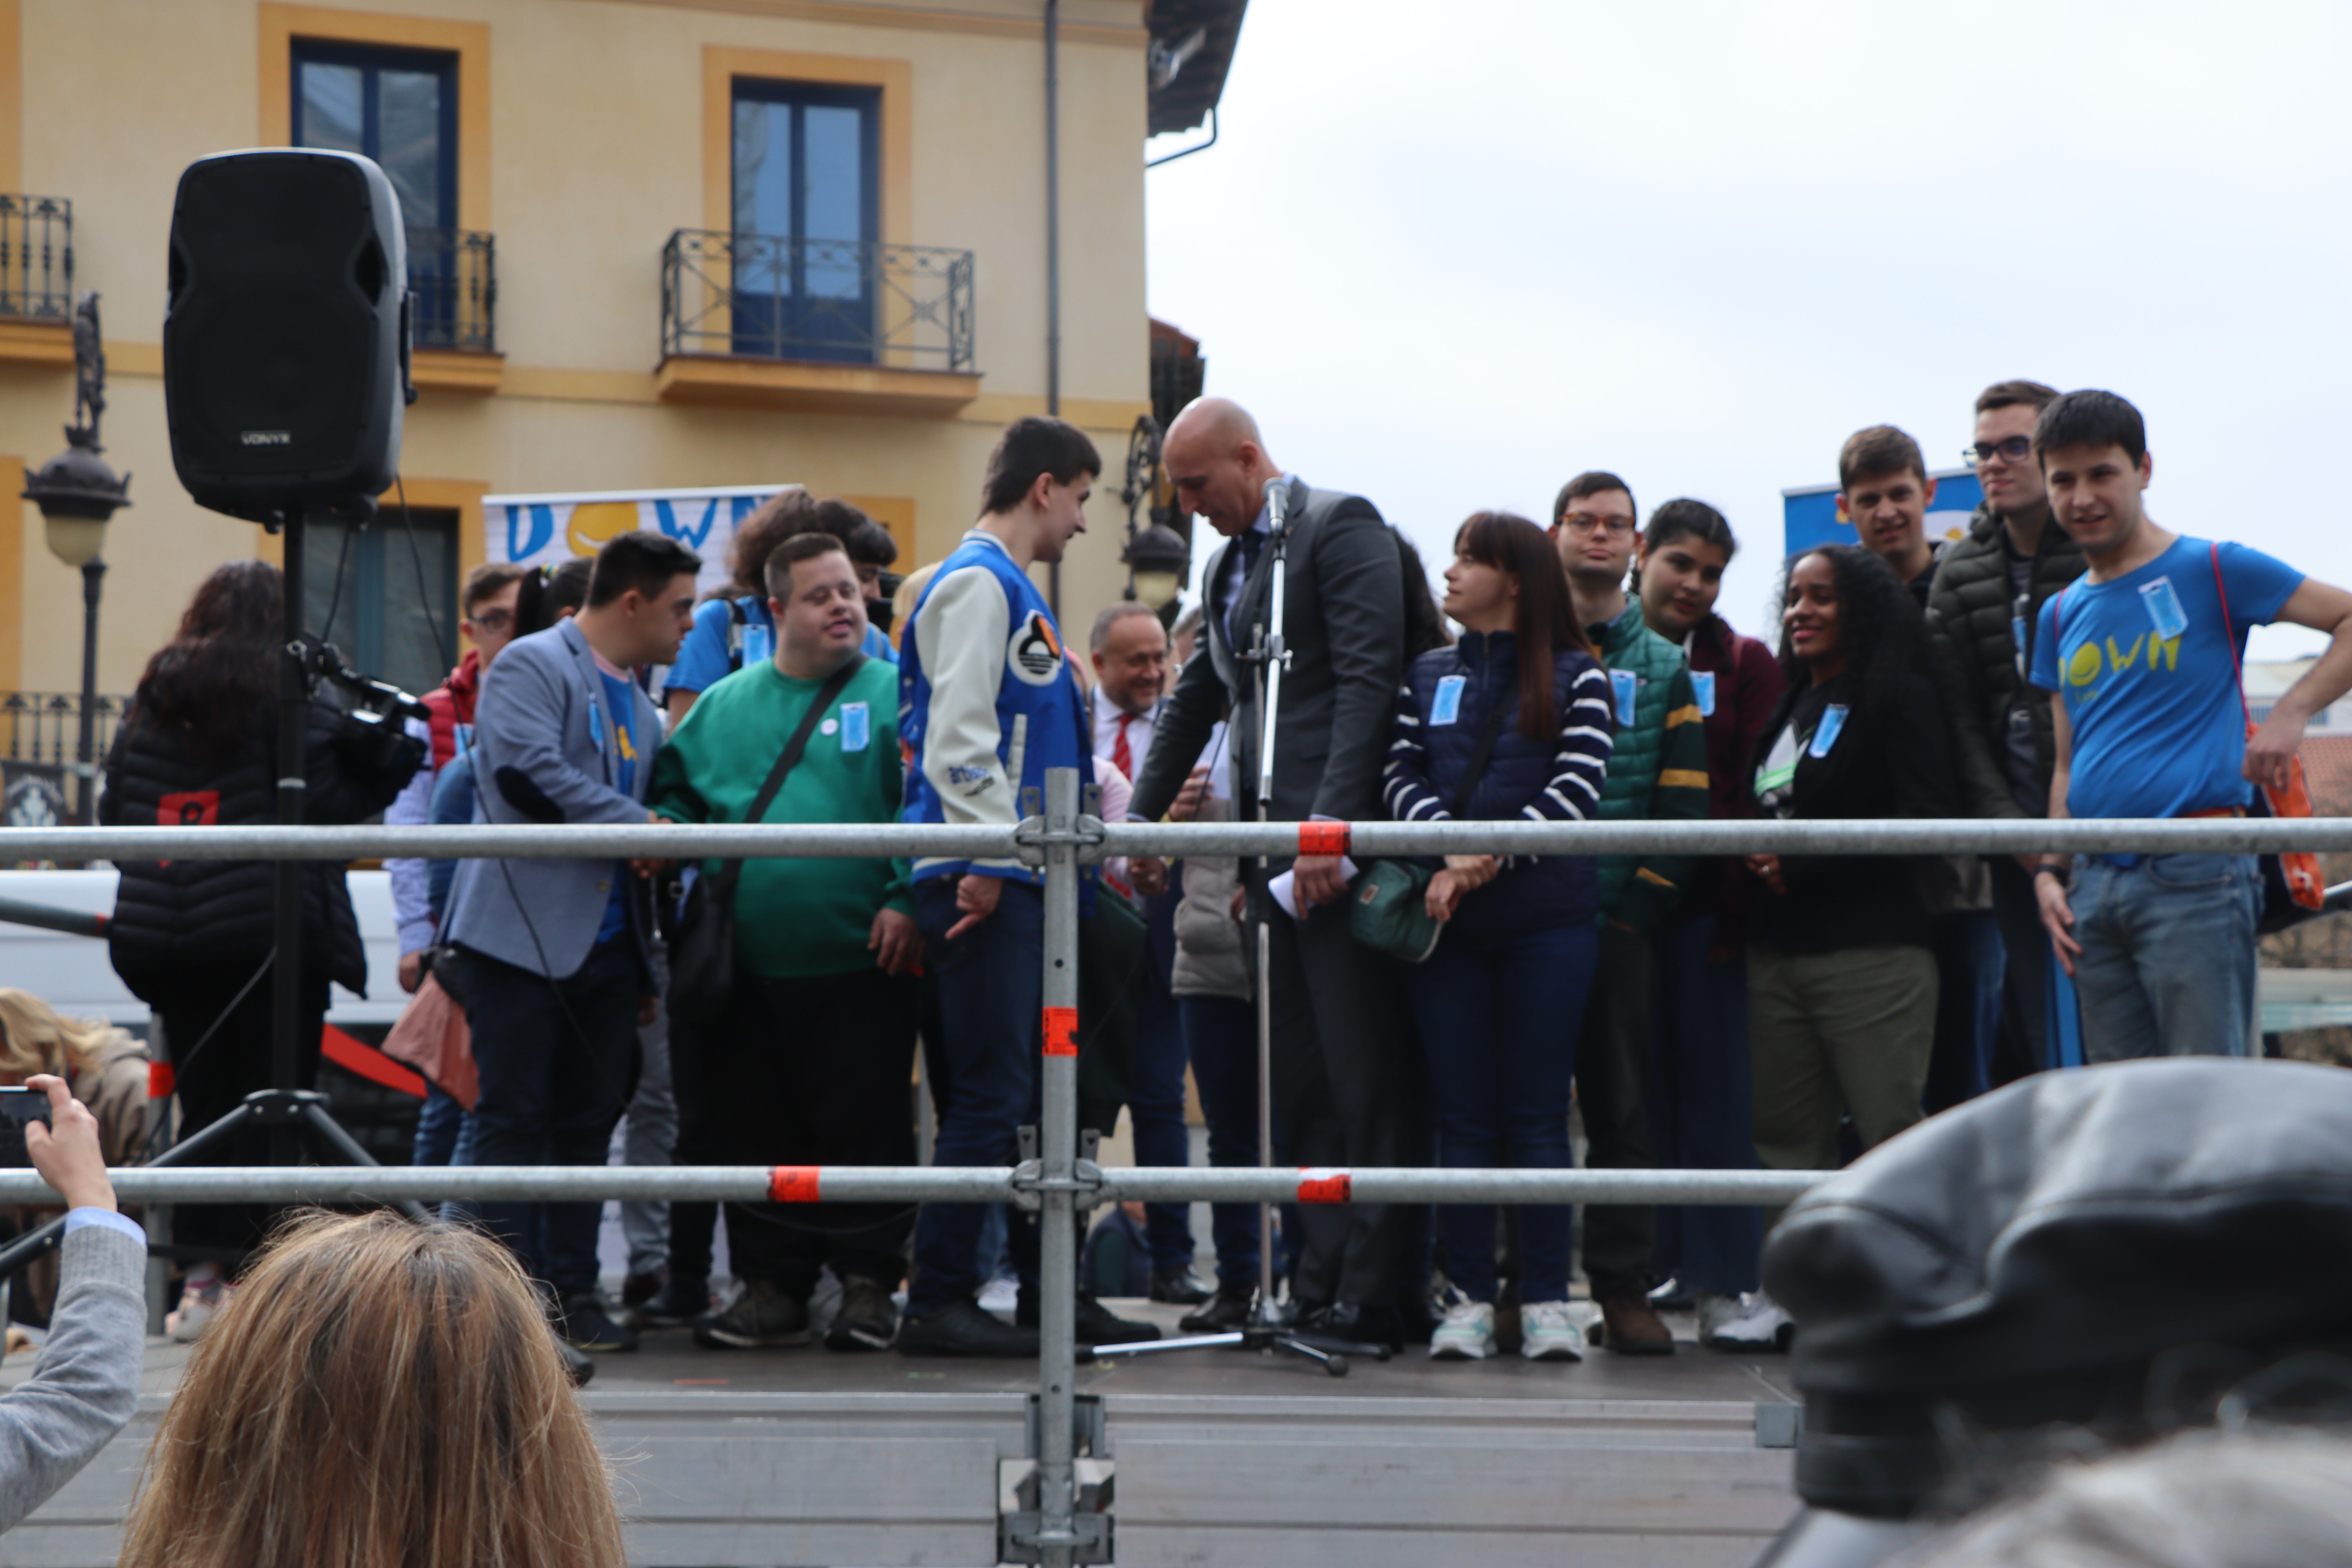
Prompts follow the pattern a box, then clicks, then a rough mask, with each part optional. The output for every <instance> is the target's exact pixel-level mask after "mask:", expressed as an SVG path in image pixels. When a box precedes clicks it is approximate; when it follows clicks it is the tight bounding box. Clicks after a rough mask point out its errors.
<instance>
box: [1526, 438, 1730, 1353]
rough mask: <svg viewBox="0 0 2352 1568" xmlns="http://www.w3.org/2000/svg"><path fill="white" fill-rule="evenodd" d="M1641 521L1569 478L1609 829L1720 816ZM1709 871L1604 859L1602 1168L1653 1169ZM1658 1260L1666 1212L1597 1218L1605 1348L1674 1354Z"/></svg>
mask: <svg viewBox="0 0 2352 1568" xmlns="http://www.w3.org/2000/svg"><path fill="white" fill-rule="evenodd" d="M1636 515H1637V514H1636V512H1635V511H1634V510H1633V487H1631V486H1630V485H1628V484H1626V482H1625V481H1624V480H1623V479H1619V478H1618V477H1617V476H1616V475H1614V474H1611V473H1604V472H1601V471H1599V470H1595V471H1593V472H1591V473H1584V474H1579V475H1578V476H1577V477H1576V478H1574V479H1570V480H1569V481H1568V483H1567V484H1566V485H1564V486H1563V487H1561V489H1560V492H1559V498H1558V499H1557V500H1554V501H1553V503H1552V509H1551V516H1552V527H1551V533H1552V542H1553V543H1554V544H1555V545H1556V546H1557V547H1558V548H1559V559H1560V564H1561V565H1562V566H1563V567H1565V568H1566V569H1567V572H1568V587H1569V594H1570V598H1571V599H1572V600H1573V602H1574V604H1575V605H1576V618H1577V620H1578V622H1579V623H1580V624H1581V625H1582V626H1584V628H1585V632H1586V634H1587V635H1588V636H1590V637H1591V639H1592V646H1593V647H1597V648H1599V649H1600V650H1601V661H1602V662H1603V663H1604V664H1605V665H1607V666H1608V668H1609V681H1610V693H1611V698H1612V702H1613V705H1614V709H1615V715H1616V723H1617V735H1616V744H1615V747H1614V748H1613V749H1612V751H1611V752H1610V753H1609V773H1608V777H1607V778H1606V780H1605V781H1604V782H1603V783H1602V784H1601V820H1602V821H1603V822H1629V821H1631V822H1638V821H1662V822H1663V821H1671V822H1702V821H1705V820H1706V817H1707V815H1708V812H1709V804H1710V803H1709V796H1708V793H1707V775H1706V726H1705V725H1704V723H1703V722H1702V720H1703V718H1704V714H1703V712H1702V711H1701V707H1700V703H1699V701H1698V700H1697V698H1696V695H1695V694H1694V690H1693V687H1692V683H1691V676H1690V668H1689V666H1688V664H1687V663H1686V662H1685V660H1684V658H1683V651H1682V649H1681V648H1679V647H1675V645H1674V644H1673V643H1671V642H1668V641H1667V640H1666V639H1665V638H1664V637H1660V636H1659V635H1658V634H1657V633H1655V632H1654V631H1652V630H1651V629H1650V627H1649V625H1648V623H1647V622H1646V621H1645V620H1644V619H1643V615H1642V606H1641V605H1640V604H1639V603H1638V602H1637V601H1634V600H1631V599H1628V598H1627V597H1626V595H1625V574H1626V571H1627V569H1628V568H1629V567H1630V566H1632V564H1633V550H1634V546H1635V545H1637V544H1638V543H1639V542H1641V531H1640V530H1639V528H1637V527H1636V526H1635V521H1634V520H1635V517H1636ZM1710 706H1711V703H1710ZM1695 870H1696V862H1695V861H1694V860H1693V859H1692V858H1690V857H1689V856H1686V855H1604V856H1602V857H1601V961H1600V963H1599V965H1598V967H1597V968H1596V969H1595V970H1594V973H1593V977H1592V991H1591V995H1590V996H1589V997H1588V998H1587V1000H1586V1002H1585V1006H1584V1024H1583V1026H1582V1028H1581V1029H1580V1030H1579V1032H1578V1035H1577V1042H1576V1092H1577V1099H1578V1102H1579V1104H1580V1106H1581V1107H1582V1109H1583V1112H1584V1131H1585V1137H1586V1140H1587V1150H1586V1154H1585V1164H1586V1165H1587V1166H1588V1167H1590V1168H1591V1169H1593V1170H1605V1169H1646V1168H1647V1167H1649V1166H1650V1165H1651V1164H1653V1163H1654V1161H1653V1159H1652V1157H1651V1153H1650V1121H1649V1102H1648V1098H1647V1093H1646V1091H1647V1088H1648V1084H1649V1079H1650V1037H1651V1032H1652V1030H1653V1027H1654V1014H1655V1002H1656V996H1655V992H1656V970H1655V960H1654V947H1655V942H1656V933H1657V931H1658V927H1659V926H1660V925H1661V924H1662V923H1663V922H1664V920H1665V918H1666V917H1667V916H1668V915H1669V914H1671V913H1673V912H1674V909H1675V905H1676V904H1677V903H1679V902H1681V901H1682V896H1683V889H1685V888H1686V887H1687V886H1689V884H1690V879H1691V876H1692V874H1693V872H1694V871H1695ZM1656 1251H1657V1211H1656V1210H1655V1209H1652V1208H1628V1207H1622V1206H1597V1207H1592V1208H1588V1209H1586V1210H1585V1211H1584V1272H1585V1276H1586V1278H1587V1279H1590V1280H1591V1282H1592V1300H1593V1301H1594V1303H1595V1304H1596V1305H1598V1306H1599V1307H1600V1309H1601V1342H1602V1343H1603V1344H1605V1345H1607V1346H1608V1348H1609V1349H1610V1350H1611V1351H1612V1352H1616V1353H1617V1354H1620V1355H1667V1354H1671V1353H1672V1352H1673V1351H1674V1348H1675V1341H1674V1335H1673V1334H1672V1333H1671V1332H1669V1331H1668V1330H1667V1328H1666V1325H1665V1324H1664V1322H1663V1321H1660V1319H1659V1317H1658V1314H1657V1310H1656V1309H1655V1308H1654V1307H1652V1306H1651V1304H1650V1287H1651V1285H1652V1284H1653V1283H1654V1279H1653V1272H1654V1271H1653V1268H1652V1263H1653V1260H1654V1258H1655V1255H1656Z"/></svg>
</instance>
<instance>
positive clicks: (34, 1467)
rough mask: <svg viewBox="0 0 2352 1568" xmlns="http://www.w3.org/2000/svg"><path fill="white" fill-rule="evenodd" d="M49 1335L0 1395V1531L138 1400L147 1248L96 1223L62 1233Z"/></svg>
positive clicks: (91, 1450)
mask: <svg viewBox="0 0 2352 1568" xmlns="http://www.w3.org/2000/svg"><path fill="white" fill-rule="evenodd" d="M61 1258H62V1261H61V1263H60V1265H59V1267H58V1304H57V1310H56V1311H55V1312H54V1313H52V1314H51V1316H50V1319H49V1323H50V1329H49V1342H48V1343H47V1344H46V1345H44V1346H43V1347H42V1348H41V1358H40V1360H39V1361H37V1362H36V1363H33V1376H32V1380H31V1381H30V1382H28V1383H26V1384H21V1385H20V1386H18V1387H16V1388H14V1389H11V1390H10V1391H9V1392H8V1395H7V1397H6V1398H5V1399H0V1530H13V1529H15V1528H16V1525H17V1523H18V1521H21V1520H23V1519H24V1517H25V1516H26V1514H28V1513H30V1512H32V1511H33V1510H35V1509H37V1508H38V1507H40V1506H41V1505H42V1504H43V1503H45V1502H47V1501H48V1500H49V1499H50V1498H51V1497H52V1496H54V1495H55V1494H56V1492H57V1490H58V1488H59V1487H62V1486H64V1485H65V1484H66V1483H67V1482H68V1481H69V1480H71V1479H73V1478H74V1475H75V1473H76V1472H77V1471H79V1469H80V1468H82V1467H83V1466H84V1465H86V1464H88V1463H89V1461H90V1460H91V1459H93V1458H96V1457H97V1455H98V1451H99V1450H100V1448H103V1447H106V1445H107V1443H108V1442H109V1441H110V1440H111V1439H112V1438H113V1436H114V1435H115V1434H116V1433H118V1432H120V1431H121V1430H122V1428H123V1426H124V1425H125V1424H127V1423H128V1422H129V1421H130V1419H131V1414H132V1412H134V1411H135V1410H137V1409H138V1407H139V1362H140V1356H141V1353H142V1352H143V1351H144V1350H145V1349H146V1346H147V1338H146V1336H147V1248H146V1247H143V1246H142V1245H141V1244H140V1243H139V1241H138V1240H136V1239H135V1238H133V1237H130V1236H128V1235H126V1234H124V1233H123V1232H121V1231H119V1230H111V1229H109V1228H108V1227H106V1226H96V1225H88V1226H78V1227H76V1228H75V1229H72V1230H69V1231H68V1232H66V1235H65V1243H64V1246H63V1248H62V1249H61Z"/></svg>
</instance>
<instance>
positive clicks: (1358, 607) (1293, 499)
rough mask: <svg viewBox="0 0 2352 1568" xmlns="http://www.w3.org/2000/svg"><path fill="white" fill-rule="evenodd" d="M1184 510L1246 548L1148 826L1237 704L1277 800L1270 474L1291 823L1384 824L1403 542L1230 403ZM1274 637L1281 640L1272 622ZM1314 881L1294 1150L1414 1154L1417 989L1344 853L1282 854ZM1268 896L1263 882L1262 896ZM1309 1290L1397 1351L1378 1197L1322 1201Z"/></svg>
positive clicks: (1283, 1036) (1279, 1042)
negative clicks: (1381, 935)
mask: <svg viewBox="0 0 2352 1568" xmlns="http://www.w3.org/2000/svg"><path fill="white" fill-rule="evenodd" d="M1162 453H1163V458H1164V460H1165V461H1166V463H1167V466H1168V474H1169V478H1170V479H1171V480H1173V481H1174V483H1175V486H1176V494H1177V499H1178V500H1180V501H1181V503H1182V504H1183V505H1185V506H1186V507H1188V508H1190V509H1191V510H1193V511H1195V512H1197V513H1199V514H1200V515H1201V516H1202V517H1205V518H1207V519H1208V520H1209V522H1210V524H1211V525H1212V526H1213V527H1214V528H1215V529H1216V531H1218V532H1219V533H1222V534H1223V535H1224V536H1225V537H1226V538H1227V539H1228V540H1230V541H1231V542H1230V543H1228V544H1227V545H1226V546H1225V547H1224V549H1223V550H1222V551H1220V552H1218V553H1217V555H1216V556H1215V558H1214V559H1213V560H1212V561H1211V562H1210V563H1209V568H1208V574H1207V575H1206V576H1205V577H1203V578H1202V598H1203V599H1204V601H1205V605H1204V616H1203V621H1204V628H1205V630H1206V633H1207V635H1206V636H1205V637H1203V638H1202V641H1201V644H1200V647H1199V648H1198V649H1197V650H1196V651H1195V652H1194V654H1193V656H1192V662H1191V663H1189V664H1188V665H1186V666H1185V667H1184V671H1183V674H1182V675H1181V676H1180V677H1179V678H1178V679H1177V683H1176V689H1175V691H1174V693H1173V694H1172V695H1171V696H1170V698H1169V700H1168V703H1167V706H1166V707H1165V708H1164V709H1163V710H1161V713H1160V724H1159V729H1158V731H1157V732H1156V733H1155V735H1154V738H1153V741H1152V746H1151V751H1150V755H1149V756H1148V757H1147V759H1146V760H1145V763H1144V766H1143V776H1142V778H1141V779H1140V780H1139V781H1138V782H1137V784H1136V790H1135V798H1134V801H1133V804H1132V805H1131V806H1130V808H1129V815H1130V816H1133V817H1135V818H1136V819H1139V820H1141V821H1147V822H1149V821H1156V820H1157V819H1158V818H1159V817H1160V816H1161V815H1162V814H1163V813H1165V812H1166V811H1167V809H1168V807H1169V805H1170V804H1171V802H1173V801H1174V800H1175V798H1176V793H1177V791H1178V790H1179V789H1181V788H1182V787H1183V784H1184V780H1185V778H1186V776H1187V774H1188V773H1190V772H1191V769H1192V763H1194V762H1195V761H1197V760H1198V759H1199V757H1200V754H1201V748H1202V744H1203V743H1204V742H1206V741H1207V740H1208V738H1209V731H1210V730H1211V728H1212V727H1213V725H1214V724H1215V723H1216V721H1218V720H1219V719H1220V718H1222V717H1223V715H1224V711H1225V708H1226V705H1227V703H1228V702H1230V703H1231V704H1232V707H1233V730H1232V734H1233V737H1234V784H1235V787H1234V795H1235V797H1236V801H1237V804H1236V807H1235V810H1236V814H1237V815H1238V816H1242V817H1244V818H1247V817H1249V816H1252V815H1254V813H1255V802H1256V791H1257V773H1258V763H1257V735H1258V719H1257V682H1256V675H1257V671H1256V668H1255V666H1254V665H1253V664H1251V663H1249V662H1248V661H1247V658H1246V656H1247V654H1248V652H1249V649H1250V647H1251V644H1252V642H1253V641H1254V640H1255V633H1256V630H1257V628H1258V626H1260V625H1261V624H1262V623H1263V622H1264V621H1265V617H1266V615H1267V613H1268V605H1269V600H1270V597H1271V595H1272V585H1273V576H1274V573H1273V556H1272V552H1269V551H1267V550H1266V549H1265V541H1266V538H1267V531H1268V523H1269V520H1268V518H1267V515H1266V512H1265V500H1264V496H1265V485H1266V483H1267V481H1268V480H1273V479H1279V480H1281V481H1282V482H1283V483H1284V484H1285V485H1286V486H1287V487H1288V497H1289V500H1288V505H1287V506H1286V510H1285V515H1286V519H1287V542H1286V546H1285V552H1284V554H1285V560H1286V563H1287V571H1286V576H1285V587H1284V616H1283V626H1282V630H1283V632H1284V634H1285V636H1286V640H1287V643H1288V646H1289V649H1290V663H1289V666H1288V668H1286V670H1285V671H1284V672H1283V677H1282V691H1281V710H1280V712H1279V714H1278V715H1277V717H1278V719H1279V721H1280V727H1281V740H1280V742H1279V744H1278V745H1277V746H1276V752H1275V774H1274V805H1273V815H1274V816H1275V818H1276V820H1278V821H1286V822H1303V821H1307V820H1308V819H1310V818H1323V819H1328V820H1331V821H1337V822H1360V821H1366V820H1370V819H1377V818H1379V817H1381V816H1382V815H1383V814H1382V811H1381V803H1380V787H1381V766H1382V764H1383V763H1385V761H1386V760H1387V755H1388V747H1389V742H1390V739H1391V726H1392V724H1393V722H1394V720H1395V715H1396V692H1397V687H1398V685H1399V684H1400V682H1401V681H1402V679H1403V669H1404V658H1405V652H1406V649H1405V646H1404V643H1405V639H1404V636H1403V626H1404V625H1405V620H1406V617H1405V612H1404V603H1405V601H1404V577H1403V569H1402V561H1401V559H1400V557H1399V553H1398V549H1397V542H1396V540H1395V537H1394V536H1393V535H1392V534H1391V531H1390V529H1389V526H1388V524H1387V523H1386V522H1384V521H1381V514H1380V512H1379V511H1378V510H1376V509H1375V508H1374V507H1373V506H1372V503H1371V502H1370V501H1368V500H1363V499H1362V498H1361V497H1360V496H1350V495H1345V494H1341V493H1339V492H1337V491H1332V490H1318V489H1309V488H1308V487H1307V485H1306V484H1305V483H1304V482H1303V481H1301V480H1299V479H1295V478H1292V477H1291V476H1289V475H1286V474H1285V473H1284V472H1283V470H1282V468H1281V466H1280V465H1279V464H1277V463H1276V462H1275V461H1274V459H1273V458H1270V457H1269V456H1267V454H1266V451H1265V444H1264V442H1263V440H1262V439H1261V438H1260V437H1259V434H1258V428H1257V423H1256V421H1255V420H1254V419H1252V418H1251V417H1250V416H1249V413H1248V411H1247V410H1245V409H1244V408H1242V407H1241V406H1240V405H1238V404H1234V403H1231V402H1228V401H1226V400H1225V399H1223V398H1216V397H1204V398H1201V399H1199V400H1197V401H1195V402H1194V403H1192V405H1189V406H1188V407H1186V408H1185V410H1184V411H1183V412H1182V413H1181V414H1180V415H1178V416H1176V420H1175V422H1174V423H1173V424H1171V426H1169V427H1168V436H1167V439H1166V441H1165V442H1164V443H1163V446H1162ZM1268 629H1269V630H1270V629H1271V628H1268ZM1133 865H1134V868H1135V872H1136V878H1135V879H1136V886H1137V888H1138V889H1139V890H1141V891H1143V892H1144V893H1146V894H1150V893H1154V892H1157V891H1158V890H1159V889H1160V887H1161V886H1162V885H1164V878H1165V871H1164V869H1163V868H1161V867H1160V866H1159V864H1158V863H1157V862H1155V861H1150V860H1138V861H1136V862H1134V863H1133ZM1265 869H1266V874H1267V875H1276V874H1279V873H1280V872H1281V871H1283V870H1285V869H1288V870H1292V871H1295V872H1296V874H1297V875H1296V879H1295V885H1296V887H1297V894H1298V900H1299V903H1300V906H1301V909H1302V910H1303V911H1305V912H1306V915H1307V918H1306V919H1304V920H1293V919H1292V918H1291V917H1289V916H1288V915H1286V914H1284V913H1282V912H1281V911H1280V910H1275V909H1272V908H1271V907H1269V909H1268V910H1267V914H1266V919H1267V920H1268V921H1270V922H1271V929H1272V935H1273V969H1272V973H1271V979H1272V983H1273V1005H1274V1099H1275V1110H1276V1115H1277V1116H1279V1117H1280V1118H1281V1119H1282V1121H1283V1123H1284V1125H1285V1126H1286V1128H1287V1129H1288V1131H1289V1137H1288V1139H1287V1143H1288V1149H1287V1152H1288V1153H1289V1155H1290V1157H1291V1158H1293V1159H1295V1160H1297V1162H1298V1163H1301V1164H1307V1165H1320V1164H1328V1165H1391V1164H1396V1163H1400V1157H1401V1156H1402V1153H1403V1149H1402V1090H1403V1081H1402V1080H1403V1074H1404V1063H1405V1056H1406V1053H1407V1051H1408V1050H1409V1049H1410V1048H1411V1047H1412V1040H1411V1037H1410V1035H1409V1033H1408V1032H1407V1026H1405V1025H1404V1024H1403V1022H1402V1020H1403V1019H1404V1018H1405V1017H1406V1016H1407V1009H1406V1006H1405V1001H1404V996H1403V988H1402V984H1400V983H1399V980H1398V976H1397V975H1396V973H1395V972H1394V971H1393V969H1392V968H1391V965H1390V964H1389V963H1388V961H1387V960H1385V959H1384V958H1382V957H1381V955H1380V954H1379V953H1377V952H1373V951H1372V950H1371V949H1370V948H1368V947H1365V946H1363V945H1362V944H1360V943H1359V942H1356V941H1355V939H1354V938H1352V937H1351V936H1349V934H1348V911H1347V908H1346V905H1345V904H1344V902H1343V901H1342V900H1344V899H1345V897H1346V895H1347V884H1346V883H1345V882H1344V881H1343V880H1342V879H1341V878H1340V875H1339V857H1338V856H1336V855H1302V856H1300V857H1298V858H1297V859H1296V860H1292V861H1282V860H1276V861H1271V862H1269V863H1268V864H1267V866H1266V868H1265ZM1261 896H1262V890H1261ZM1302 1218H1303V1221H1304V1224H1305V1226H1306V1237H1307V1242H1306V1250H1305V1252H1304V1253H1303V1255H1302V1256H1301V1257H1300V1258H1299V1261H1298V1268H1297V1278H1296V1279H1294V1280H1293V1282H1292V1291H1291V1294H1292V1297H1293V1299H1294V1300H1296V1301H1297V1302H1298V1303H1299V1304H1300V1306H1301V1307H1302V1309H1304V1310H1305V1311H1306V1314H1307V1315H1306V1317H1305V1319H1304V1320H1303V1322H1302V1326H1304V1327H1307V1328H1309V1329H1312V1330H1316V1331H1322V1332H1327V1333H1329V1334H1332V1335H1335V1336H1337V1337H1339V1338H1343V1339H1372V1340H1382V1341H1390V1342H1395V1341H1398V1340H1399V1339H1400V1326H1399V1321H1398V1319H1397V1316H1396V1312H1395V1301H1396V1296H1397V1282H1396V1279H1395V1278H1394V1272H1393V1265H1394V1253H1395V1244H1394V1241H1393V1239H1392V1237H1391V1231H1392V1230H1393V1228H1394V1226H1393V1225H1392V1224H1391V1216H1390V1215H1389V1214H1388V1212H1387V1211H1386V1210H1385V1209H1384V1208H1383V1207H1381V1205H1350V1206H1349V1207H1347V1208H1344V1209H1310V1210H1307V1211H1305V1213H1304V1214H1303V1215H1302Z"/></svg>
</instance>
